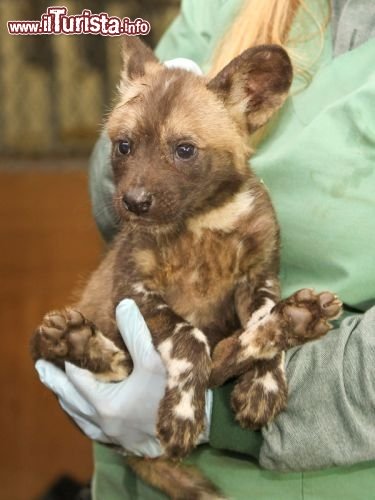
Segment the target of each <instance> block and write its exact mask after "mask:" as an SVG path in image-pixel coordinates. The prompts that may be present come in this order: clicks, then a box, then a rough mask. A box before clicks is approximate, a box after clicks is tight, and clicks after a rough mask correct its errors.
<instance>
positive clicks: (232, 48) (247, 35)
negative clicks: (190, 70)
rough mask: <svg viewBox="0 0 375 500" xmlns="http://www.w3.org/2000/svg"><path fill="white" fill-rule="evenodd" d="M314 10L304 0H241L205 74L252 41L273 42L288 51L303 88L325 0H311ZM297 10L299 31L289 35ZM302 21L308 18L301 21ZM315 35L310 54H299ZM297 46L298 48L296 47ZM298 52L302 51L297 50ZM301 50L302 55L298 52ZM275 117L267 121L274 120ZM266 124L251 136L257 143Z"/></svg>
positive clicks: (326, 12) (321, 27)
mask: <svg viewBox="0 0 375 500" xmlns="http://www.w3.org/2000/svg"><path fill="white" fill-rule="evenodd" d="M314 2H315V7H317V9H318V10H317V12H316V11H313V10H312V9H310V8H309V6H308V5H307V3H306V2H305V1H304V0H261V1H259V0H244V1H243V5H242V8H241V9H240V10H239V12H238V14H237V16H236V17H235V19H234V21H233V23H232V24H231V25H230V27H229V29H228V31H227V32H226V33H225V35H224V37H223V38H222V39H221V40H220V42H219V44H218V46H217V47H216V49H215V51H214V53H213V57H212V59H211V62H210V65H209V72H208V75H209V76H211V77H212V76H214V75H216V74H217V73H218V72H219V71H220V70H221V69H222V68H223V67H224V66H225V65H226V64H228V63H229V62H230V61H231V60H232V59H233V58H235V57H237V56H238V55H240V54H241V53H242V52H243V51H244V50H246V49H247V48H249V47H253V46H255V45H262V44H269V43H275V44H278V45H281V46H282V47H284V48H285V50H286V51H287V52H288V53H289V56H290V58H291V61H292V64H293V71H294V75H295V76H297V75H298V76H299V77H301V85H300V88H295V91H296V92H297V91H299V90H302V89H303V88H305V87H306V86H307V85H308V84H309V82H310V80H311V68H312V67H313V65H314V64H315V63H316V61H317V60H318V59H319V57H320V55H321V52H322V49H323V43H324V30H325V28H326V25H327V22H328V19H329V16H330V9H329V4H328V2H327V0H320V2H319V1H317V0H314ZM299 11H301V14H303V15H302V17H301V19H300V20H301V23H300V24H301V26H300V27H299V28H300V29H299V31H300V33H298V30H297V34H295V36H294V38H292V37H291V35H290V33H291V27H292V24H293V21H294V19H295V17H296V14H297V12H299ZM304 21H308V24H305V23H304ZM313 39H315V40H316V41H317V44H316V49H315V51H313V55H312V56H311V55H310V56H309V57H307V56H306V55H305V54H303V48H302V51H301V46H302V47H303V43H304V42H308V41H311V40H313ZM298 49H299V50H298ZM301 52H302V53H301ZM302 54H303V55H302ZM274 121H275V119H272V120H271V122H272V123H274ZM269 128H270V125H266V126H265V127H263V128H262V129H260V130H259V131H258V132H257V133H256V134H255V135H254V136H253V139H252V141H251V142H252V144H253V145H254V144H258V143H259V142H260V140H261V139H262V138H263V137H264V136H265V134H266V131H267V130H269Z"/></svg>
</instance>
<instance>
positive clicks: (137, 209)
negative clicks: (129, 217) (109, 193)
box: [122, 189, 153, 215]
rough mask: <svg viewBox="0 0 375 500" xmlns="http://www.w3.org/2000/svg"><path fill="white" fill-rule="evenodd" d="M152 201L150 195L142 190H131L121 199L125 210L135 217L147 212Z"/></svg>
mask: <svg viewBox="0 0 375 500" xmlns="http://www.w3.org/2000/svg"><path fill="white" fill-rule="evenodd" d="M152 201H153V198H152V195H151V193H147V192H146V191H145V190H144V189H132V190H131V191H128V192H127V193H125V194H124V196H123V197H122V202H123V204H124V206H125V208H126V210H128V211H129V212H133V213H134V214H135V215H144V214H146V213H147V212H149V210H150V208H151V205H152Z"/></svg>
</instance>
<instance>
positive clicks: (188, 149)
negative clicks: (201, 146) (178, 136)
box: [176, 142, 197, 160]
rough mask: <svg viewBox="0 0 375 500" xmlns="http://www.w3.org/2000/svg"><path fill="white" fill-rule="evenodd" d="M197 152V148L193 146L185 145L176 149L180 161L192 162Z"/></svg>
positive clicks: (180, 145)
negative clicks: (191, 159)
mask: <svg viewBox="0 0 375 500" xmlns="http://www.w3.org/2000/svg"><path fill="white" fill-rule="evenodd" d="M196 151H197V148H196V147H195V146H194V145H193V144H189V143H187V142H186V143H183V144H179V145H178V146H177V147H176V156H177V158H179V159H180V160H190V158H193V156H194V155H195V153H196Z"/></svg>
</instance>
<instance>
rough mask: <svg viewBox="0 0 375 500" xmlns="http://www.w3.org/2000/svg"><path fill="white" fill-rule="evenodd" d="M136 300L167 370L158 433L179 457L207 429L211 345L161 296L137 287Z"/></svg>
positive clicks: (166, 447)
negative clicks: (207, 390)
mask: <svg viewBox="0 0 375 500" xmlns="http://www.w3.org/2000/svg"><path fill="white" fill-rule="evenodd" d="M134 300H135V301H136V302H137V305H138V307H139V308H140V310H141V312H142V314H143V316H144V318H145V320H146V323H147V325H148V327H149V329H150V332H151V335H152V337H153V342H154V344H155V347H156V348H157V350H158V351H159V353H160V355H161V357H162V360H163V362H164V364H165V366H166V369H167V386H166V390H165V394H164V397H163V399H162V400H161V402H160V406H159V412H158V422H157V434H158V437H159V439H160V442H161V444H162V446H163V448H164V450H165V453H166V455H167V456H168V457H171V458H179V457H182V456H184V455H186V454H188V453H189V451H191V449H192V448H193V447H194V446H195V444H196V442H197V440H198V437H199V435H200V434H201V432H202V430H203V427H204V416H205V393H206V389H207V386H208V378H209V374H210V370H211V357H210V349H209V345H208V342H207V339H206V336H205V335H204V333H203V332H201V331H200V330H199V329H197V328H194V327H193V326H192V325H190V324H189V323H188V322H186V321H184V320H183V319H182V318H181V317H180V316H178V315H177V314H176V313H175V312H174V311H173V310H172V309H171V308H170V307H169V306H168V305H167V304H166V303H165V302H164V301H163V299H162V297H161V296H160V295H159V294H158V293H156V292H153V291H151V290H147V289H146V288H144V287H141V286H139V285H137V290H136V293H135V294H134Z"/></svg>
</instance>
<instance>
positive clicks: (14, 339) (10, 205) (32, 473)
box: [0, 169, 102, 500]
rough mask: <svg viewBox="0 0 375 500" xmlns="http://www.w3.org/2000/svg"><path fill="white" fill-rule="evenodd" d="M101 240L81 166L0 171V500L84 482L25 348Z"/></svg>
mask: <svg viewBox="0 0 375 500" xmlns="http://www.w3.org/2000/svg"><path fill="white" fill-rule="evenodd" d="M101 251H102V244H101V241H100V238H99V235H98V232H97V230H96V228H95V225H94V222H93V220H92V216H91V211H90V204H89V197H88V193H87V179H86V173H85V171H84V170H83V169H69V170H67V171H66V170H65V171H53V172H51V171H49V172H46V171H38V170H35V169H28V170H27V171H15V172H0V332H1V343H0V345H1V351H0V352H1V363H0V435H1V453H0V498H1V499H4V500H5V499H6V500H28V499H33V498H35V497H36V496H37V495H38V494H39V493H40V492H42V491H43V490H44V489H45V488H46V486H47V485H48V484H49V483H51V482H52V481H53V480H54V479H55V478H57V477H58V476H59V475H60V474H62V473H70V474H72V475H73V476H74V477H76V478H78V479H81V480H87V479H88V478H89V477H90V474H91V470H92V463H91V444H90V442H89V440H87V439H86V438H84V437H83V436H82V435H81V434H80V433H79V432H78V430H76V429H75V427H74V426H73V425H72V424H71V422H70V421H69V419H68V418H67V417H66V416H65V415H64V413H63V411H62V410H61V409H60V407H59V405H58V404H57V401H56V400H55V398H54V397H53V395H52V394H51V393H50V392H49V391H48V390H47V389H45V388H44V387H43V386H42V385H41V383H40V382H39V380H38V378H37V375H36V372H35V371H34V368H33V364H32V362H31V359H30V356H29V352H28V342H29V338H30V335H31V333H32V331H33V329H34V328H35V327H36V326H37V324H38V323H39V321H40V319H41V317H42V315H43V314H44V313H45V312H46V311H48V310H49V309H53V308H59V307H62V306H64V305H65V304H67V303H68V299H69V297H70V295H71V291H72V289H73V288H74V287H75V286H76V285H77V282H78V281H82V280H84V278H85V276H87V275H88V274H89V272H90V271H91V270H92V269H94V267H95V266H96V264H97V262H98V261H99V258H100V254H101Z"/></svg>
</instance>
